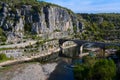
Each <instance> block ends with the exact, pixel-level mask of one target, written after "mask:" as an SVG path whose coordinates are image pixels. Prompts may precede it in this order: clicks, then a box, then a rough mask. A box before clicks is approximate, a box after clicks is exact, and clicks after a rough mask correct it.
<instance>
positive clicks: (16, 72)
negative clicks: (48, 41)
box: [0, 47, 80, 80]
mask: <svg viewBox="0 0 120 80" xmlns="http://www.w3.org/2000/svg"><path fill="white" fill-rule="evenodd" d="M77 49H78V48H77V47H71V48H67V49H64V50H63V51H62V53H61V51H60V52H55V53H54V54H52V55H49V56H46V57H42V58H39V59H36V60H34V61H32V62H26V63H21V64H16V65H11V66H9V68H7V69H6V68H5V69H4V68H3V69H0V80H74V74H73V69H72V67H71V66H72V65H73V64H74V63H75V62H76V59H78V58H77V56H78V53H79V52H78V50H77ZM78 61H80V60H77V62H78Z"/></svg>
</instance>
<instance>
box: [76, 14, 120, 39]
mask: <svg viewBox="0 0 120 80" xmlns="http://www.w3.org/2000/svg"><path fill="white" fill-rule="evenodd" d="M77 15H78V17H82V18H83V19H84V25H85V31H84V33H83V34H82V36H83V38H84V39H90V40H100V41H103V40H114V39H120V14H115V13H108V14H107V13H106V14H77Z"/></svg>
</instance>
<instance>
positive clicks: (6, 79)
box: [0, 62, 57, 80]
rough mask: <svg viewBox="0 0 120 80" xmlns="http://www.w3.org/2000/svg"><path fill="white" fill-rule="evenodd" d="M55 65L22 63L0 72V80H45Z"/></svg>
mask: <svg viewBox="0 0 120 80" xmlns="http://www.w3.org/2000/svg"><path fill="white" fill-rule="evenodd" d="M56 66H57V63H51V64H43V65H41V64H40V63H37V62H35V63H26V64H25V63H23V64H17V65H14V66H10V67H7V68H5V69H1V70H0V80H46V79H47V78H48V77H49V75H50V73H52V72H53V71H54V69H55V67H56Z"/></svg>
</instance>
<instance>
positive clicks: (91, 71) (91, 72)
mask: <svg viewBox="0 0 120 80" xmlns="http://www.w3.org/2000/svg"><path fill="white" fill-rule="evenodd" d="M87 59H88V60H86V58H85V60H86V61H85V63H83V64H80V65H76V67H75V68H74V75H75V79H76V80H112V79H113V78H114V77H115V76H116V65H115V63H114V62H113V60H107V59H100V60H95V61H93V59H92V60H91V59H90V58H87Z"/></svg>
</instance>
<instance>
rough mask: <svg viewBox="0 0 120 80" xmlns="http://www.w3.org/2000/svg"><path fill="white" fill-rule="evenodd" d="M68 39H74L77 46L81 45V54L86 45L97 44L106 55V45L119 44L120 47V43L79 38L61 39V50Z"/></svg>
mask: <svg viewBox="0 0 120 80" xmlns="http://www.w3.org/2000/svg"><path fill="white" fill-rule="evenodd" d="M67 41H72V42H74V43H75V44H77V46H78V47H79V52H80V55H81V54H82V51H83V47H84V46H85V45H91V46H96V47H99V48H101V49H102V50H103V52H104V55H105V48H106V46H118V47H120V43H105V42H93V41H86V40H78V39H59V47H60V50H61V51H62V50H63V48H62V45H63V44H64V43H65V42H67Z"/></svg>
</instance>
